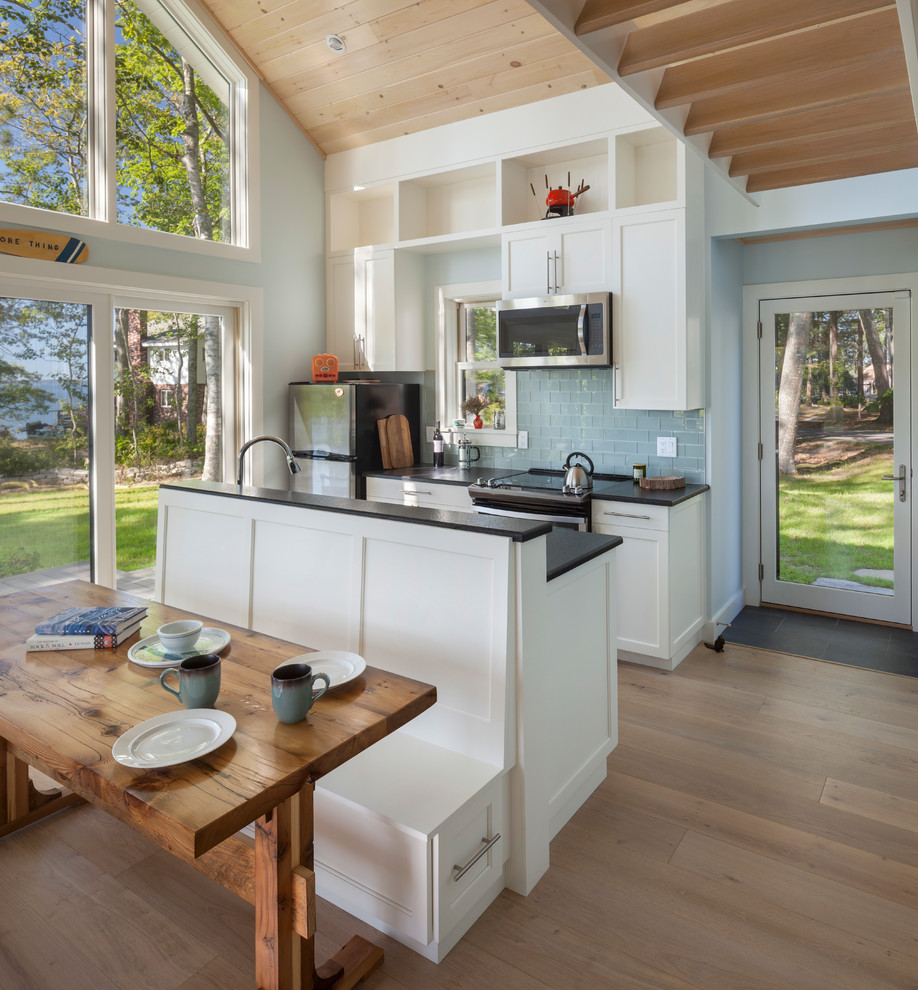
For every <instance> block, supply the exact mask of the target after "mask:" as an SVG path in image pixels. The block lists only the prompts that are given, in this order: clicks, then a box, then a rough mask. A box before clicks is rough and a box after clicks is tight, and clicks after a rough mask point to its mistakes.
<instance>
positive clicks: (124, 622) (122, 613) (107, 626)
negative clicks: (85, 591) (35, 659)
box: [26, 605, 147, 650]
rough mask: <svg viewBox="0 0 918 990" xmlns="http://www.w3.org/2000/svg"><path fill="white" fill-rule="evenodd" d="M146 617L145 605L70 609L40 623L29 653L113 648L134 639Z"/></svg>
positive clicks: (30, 642) (32, 639) (30, 640)
mask: <svg viewBox="0 0 918 990" xmlns="http://www.w3.org/2000/svg"><path fill="white" fill-rule="evenodd" d="M146 614H147V608H146V606H145V605H138V606H134V605H113V606H110V607H108V608H93V607H91V606H78V607H75V608H68V609H66V610H65V611H63V612H59V613H58V614H57V615H53V616H51V618H50V619H46V620H45V621H43V622H39V623H38V625H37V626H36V627H35V635H34V636H29V638H28V639H27V640H26V650H104V649H111V648H112V647H114V646H118V645H119V643H123V642H124V641H125V640H126V639H128V637H130V636H133V635H134V633H136V632H137V630H138V629H139V628H140V624H141V623H142V622H143V620H144V618H145V616H146Z"/></svg>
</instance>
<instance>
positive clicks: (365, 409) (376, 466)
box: [290, 381, 421, 498]
mask: <svg viewBox="0 0 918 990" xmlns="http://www.w3.org/2000/svg"><path fill="white" fill-rule="evenodd" d="M396 413H401V414H402V415H403V416H405V417H407V419H408V426H409V429H410V431H411V443H412V446H413V448H414V456H415V459H416V460H417V457H418V454H419V453H420V422H421V386H420V385H402V384H394V383H390V382H359V381H352V382H335V383H334V384H313V383H312V382H291V384H290V446H291V447H292V448H293V453H294V455H295V456H296V458H297V461H298V462H299V465H300V467H301V468H302V470H301V471H300V472H299V473H298V474H295V475H292V476H291V479H290V480H291V487H292V489H293V491H298V492H311V493H313V494H315V495H338V496H344V497H349V498H365V497H366V482H365V480H364V477H363V475H364V472H365V471H378V470H380V469H381V468H382V466H383V464H382V452H381V451H380V447H379V432H378V429H377V426H376V423H377V421H378V420H380V419H383V418H385V417H386V416H393V415H395V414H396Z"/></svg>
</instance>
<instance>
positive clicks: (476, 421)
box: [472, 416, 484, 430]
mask: <svg viewBox="0 0 918 990" xmlns="http://www.w3.org/2000/svg"><path fill="white" fill-rule="evenodd" d="M472 426H474V427H475V429H476V430H480V429H481V428H482V427H483V426H484V420H483V419H482V418H481V416H476V417H475V418H474V419H473V420H472Z"/></svg>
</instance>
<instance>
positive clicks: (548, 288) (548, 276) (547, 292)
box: [545, 251, 551, 296]
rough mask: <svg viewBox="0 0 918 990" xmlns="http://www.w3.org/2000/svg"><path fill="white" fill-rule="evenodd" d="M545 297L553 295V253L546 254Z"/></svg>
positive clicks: (547, 252)
mask: <svg viewBox="0 0 918 990" xmlns="http://www.w3.org/2000/svg"><path fill="white" fill-rule="evenodd" d="M545 295H546V296H550V295H551V251H546V252H545Z"/></svg>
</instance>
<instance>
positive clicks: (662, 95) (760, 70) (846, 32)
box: [655, 7, 902, 110]
mask: <svg viewBox="0 0 918 990" xmlns="http://www.w3.org/2000/svg"><path fill="white" fill-rule="evenodd" d="M865 48H869V50H870V51H871V53H873V54H875V55H891V54H893V53H894V52H901V50H902V36H901V34H900V31H899V18H898V17H897V15H896V11H895V10H894V9H893V8H892V7H887V8H884V9H881V10H871V11H867V12H866V13H863V14H857V15H855V16H854V17H848V18H845V19H843V20H841V21H836V22H834V23H830V24H815V25H812V26H811V27H808V28H805V29H803V30H801V31H798V32H797V33H795V34H792V35H783V36H782V37H780V38H775V39H771V38H769V39H766V40H764V41H758V42H753V43H751V44H749V45H744V46H743V47H741V48H733V49H731V50H730V51H727V52H720V53H718V54H716V55H707V56H705V57H703V58H698V59H692V60H691V61H688V62H682V63H680V64H679V65H671V66H669V67H668V68H667V69H666V70H665V71H664V73H663V79H662V81H661V82H660V88H659V89H658V90H657V96H656V101H655V105H656V107H657V109H660V110H662V109H666V108H668V107H675V106H680V105H681V104H684V103H691V102H693V101H694V100H699V99H705V98H707V97H711V96H718V95H719V94H721V93H724V92H727V91H730V90H733V89H735V88H736V87H738V86H757V85H760V84H761V83H763V82H767V81H768V80H769V79H772V78H775V77H781V78H786V77H787V76H790V75H805V74H807V73H809V72H810V71H812V70H811V69H810V67H809V63H808V61H807V60H808V59H809V58H810V57H811V56H812V53H813V52H814V51H818V52H819V54H820V56H821V57H823V58H825V59H827V60H830V61H831V62H832V64H833V65H848V64H851V63H853V62H859V61H861V60H862V59H863V58H864V50H865Z"/></svg>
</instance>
